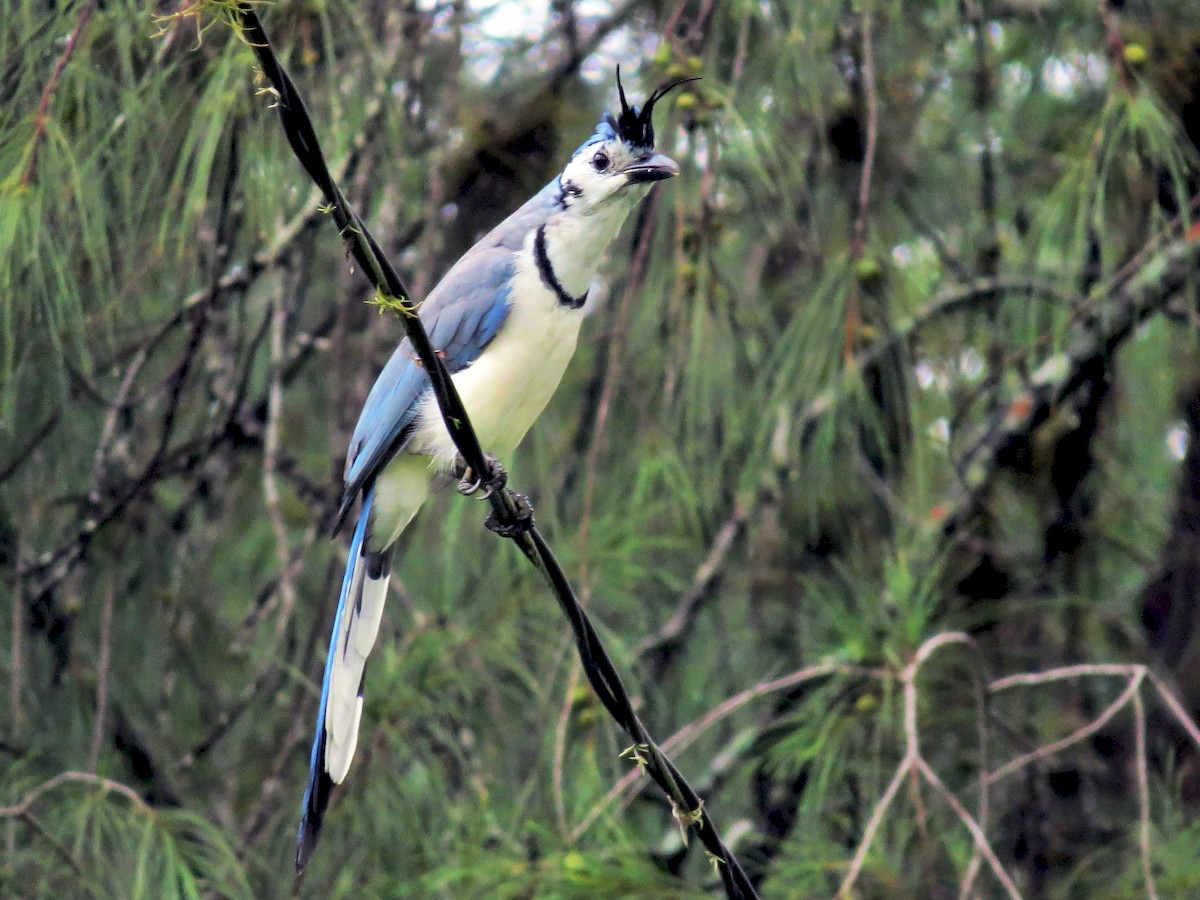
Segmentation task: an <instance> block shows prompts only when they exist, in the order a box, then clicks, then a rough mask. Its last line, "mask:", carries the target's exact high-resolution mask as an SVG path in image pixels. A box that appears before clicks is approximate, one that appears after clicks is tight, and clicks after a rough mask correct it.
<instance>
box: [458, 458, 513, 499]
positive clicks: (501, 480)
mask: <svg viewBox="0 0 1200 900" xmlns="http://www.w3.org/2000/svg"><path fill="white" fill-rule="evenodd" d="M483 460H484V462H485V463H487V467H488V471H486V472H483V473H481V474H479V475H476V474H475V472H474V470H472V469H471V467H470V466H468V465H467V463H466V460H464V459H463V458H462V456H461V455H460V456H459V457H458V459H457V460H456V461H455V463H454V474H455V475H457V476H458V477H459V478H460V479H461V480H460V481H459V482H458V492H459V493H460V494H462V495H463V496H464V497H471V496H474V495H475V494H476V493H477V492H478V491H479V489H480V488H482V489H483V494H481V495H480V497H479V499H480V500H487V499H488V498H489V497H491V496H492V494H494V493H496V491H498V490H501V489H502V488H503V487H504V485H506V484H507V483H508V473H507V472H505V471H504V466H502V465H500V460H498V459H496V457H494V456H492V454H490V453H485V454H483Z"/></svg>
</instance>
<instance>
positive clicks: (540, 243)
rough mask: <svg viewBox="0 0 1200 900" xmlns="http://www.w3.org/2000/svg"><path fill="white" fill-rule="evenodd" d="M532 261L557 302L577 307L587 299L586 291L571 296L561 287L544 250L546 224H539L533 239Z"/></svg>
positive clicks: (569, 307) (572, 307)
mask: <svg viewBox="0 0 1200 900" xmlns="http://www.w3.org/2000/svg"><path fill="white" fill-rule="evenodd" d="M533 261H534V262H535V263H537V269H538V274H539V275H540V276H542V284H544V285H546V287H548V288H550V290H552V291H554V296H556V297H557V298H558V302H559V303H561V304H562V305H563V306H565V307H567V308H568V309H579V307H581V306H583V304H584V303H585V302H586V301H587V295H588V292H587V291H584V292H583V294H582V295H580V296H578V297H572V296H571V295H570V294H568V293H567V292H566V289H564V288H563V286H562V282H560V281H559V280H558V276H557V275H555V274H554V266H552V265H551V264H550V254H549V253H547V252H546V226H545V225H539V226H538V230H537V234H536V235H535V236H534V239H533Z"/></svg>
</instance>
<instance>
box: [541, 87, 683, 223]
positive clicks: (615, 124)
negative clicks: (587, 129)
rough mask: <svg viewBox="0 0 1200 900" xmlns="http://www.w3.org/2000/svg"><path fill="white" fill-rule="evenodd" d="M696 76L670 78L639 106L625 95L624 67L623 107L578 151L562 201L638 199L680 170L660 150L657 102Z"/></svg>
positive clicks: (582, 206)
mask: <svg viewBox="0 0 1200 900" xmlns="http://www.w3.org/2000/svg"><path fill="white" fill-rule="evenodd" d="M695 80H696V79H695V78H683V79H680V80H679V81H672V82H668V83H667V84H664V85H663V86H662V87H660V88H658V89H657V90H655V91H654V92H653V93H652V94H651V95H650V96H649V97H647V98H646V102H645V104H644V105H643V106H642V107H641V108H638V107H637V106H630V105H629V102H628V101H627V100H626V99H625V88H624V87H623V86H622V85H621V69H620V67H618V68H617V93H618V94H619V95H620V98H621V111H620V113H619V114H618V115H615V116H614V115H613V114H612V113H610V112H606V113H605V114H604V118H602V119H601V120H600V123H599V124H598V125H597V126H596V131H595V132H594V133H593V134H592V136H591V137H590V138H588V139H587V140H586V141H584V143H583V145H582V146H581V147H580V148H579V149H578V150H576V151H575V153H574V155H572V157H571V161H570V162H569V163H567V167H566V168H565V169H564V170H563V172H562V174H561V175H560V176H559V187H560V195H559V196H560V198H561V199H560V202H561V203H562V205H563V206H564V207H566V208H572V209H578V210H580V211H585V212H586V211H590V210H593V209H595V208H596V207H597V206H600V205H602V204H605V203H607V201H609V200H612V199H614V198H618V197H624V198H629V199H631V200H637V199H640V198H641V197H642V195H643V194H645V192H646V189H647V188H648V187H649V186H650V185H651V184H653V183H654V182H656V181H663V180H664V179H667V178H672V177H674V176H675V175H678V174H679V166H678V165H676V163H675V161H674V160H673V159H671V158H670V157H667V156H664V155H663V154H661V153H655V152H654V122H653V119H652V117H653V115H654V104H655V103H657V102H658V101H659V100H661V99H662V98H663V97H664V96H666V94H667V92H668V91H670V90H671V89H673V88H676V87H678V86H679V85H681V84H685V83H687V82H689V81H695ZM639 188H640V189H639Z"/></svg>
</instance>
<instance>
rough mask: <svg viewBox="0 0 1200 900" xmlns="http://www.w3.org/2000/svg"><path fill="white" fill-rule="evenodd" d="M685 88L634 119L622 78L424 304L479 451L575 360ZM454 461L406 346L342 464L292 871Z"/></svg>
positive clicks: (533, 406)
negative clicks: (659, 131)
mask: <svg viewBox="0 0 1200 900" xmlns="http://www.w3.org/2000/svg"><path fill="white" fill-rule="evenodd" d="M686 80H690V79H686ZM681 83H682V82H678V81H677V82H673V83H670V84H666V85H663V86H662V87H660V88H658V89H657V90H656V91H654V93H652V94H651V95H650V96H649V98H647V100H646V102H645V104H644V105H643V106H642V108H640V109H639V108H638V107H636V106H630V105H629V104H628V102H627V101H626V99H625V91H624V89H623V88H622V86H621V80H620V71H619V70H618V73H617V89H618V93H619V95H620V100H621V110H620V113H619V114H618V115H616V116H614V115H612V114H611V113H605V115H604V117H603V118H602V119H601V121H600V123H599V124H598V125H597V126H596V130H595V133H594V134H592V136H591V137H589V138H588V139H587V140H586V141H585V142H584V143H583V145H582V146H581V147H580V148H579V149H578V150H576V151H575V153H574V154H573V155H572V156H571V160H570V162H568V163H567V165H566V168H565V169H563V171H562V173H561V174H560V175H559V176H558V177H557V178H555V179H554V180H553V181H552V182H550V184H548V185H546V187H545V188H543V189H542V190H541V191H540V192H538V193H537V194H536V195H535V196H534V197H533V198H532V199H530V200H529V201H528V202H527V203H525V205H524V206H522V207H521V208H520V209H518V210H517V211H516V212H514V213H513V214H512V215H510V216H509V217H508V218H507V219H505V220H504V221H503V222H501V223H500V224H499V225H497V226H496V227H495V228H493V229H492V230H491V231H490V232H488V234H487V235H485V236H484V237H483V238H482V239H481V240H480V241H479V242H478V243H477V244H475V246H474V247H472V248H471V249H470V250H468V251H467V252H466V253H465V254H464V255H463V257H462V258H461V259H459V260H458V262H456V263H455V264H454V265H453V266H452V267H451V268H450V270H449V271H448V272H447V273H446V275H445V277H444V278H442V280H441V281H440V282H439V283H438V285H437V286H436V287H435V288H434V289H433V291H432V292H431V293H430V294H429V297H428V298H427V299H426V300H425V302H424V303H423V304H422V305H421V308H420V319H421V322H422V324H423V325H424V326H425V329H426V331H427V332H428V334H429V338H430V340H431V342H432V344H433V346H434V349H435V350H436V351H437V352H438V355H439V356H441V358H442V359H443V361H444V362H445V365H446V368H447V370H448V371H449V372H450V373H451V377H452V378H453V381H454V386H455V388H456V389H457V390H458V394H459V396H460V397H461V398H462V402H463V404H464V406H465V407H466V410H467V413H468V414H469V415H470V418H471V422H472V424H473V425H474V427H475V432H476V434H477V435H478V437H479V441H480V444H481V445H482V446H483V447H484V449H486V450H489V451H491V452H493V453H496V454H498V455H505V454H508V453H511V452H512V450H514V449H515V448H516V446H517V444H518V443H520V441H521V438H523V437H524V436H525V432H526V431H528V430H529V426H530V425H532V424H533V420H534V419H536V418H537V416H538V414H539V413H541V411H542V410H543V409H544V408H545V406H546V403H547V402H548V401H549V400H550V397H551V395H552V394H553V393H554V390H555V388H557V387H558V383H559V381H560V380H561V378H562V375H563V371H564V370H565V369H566V367H567V362H568V361H569V360H570V358H571V354H572V353H573V352H574V350H575V341H576V337H577V336H578V334H579V326H580V324H581V323H582V321H583V311H582V308H583V305H584V301H585V300H586V299H587V293H588V288H589V286H590V285H591V283H592V280H593V278H594V277H595V275H596V271H597V269H598V267H599V265H600V262H601V258H602V256H603V254H604V252H605V251H606V250H607V248H608V246H609V245H610V244H611V243H612V242H613V240H614V239H615V238H616V236H617V232H618V231H619V230H620V228H621V225H622V223H623V222H624V221H625V219H626V217H627V216H628V215H629V213H630V212H631V211H632V210H633V209H634V207H635V206H636V205H637V203H638V201H639V200H641V199H642V198H643V197H644V196H645V195H646V193H647V192H648V191H649V189H650V187H651V185H653V184H654V182H656V181H662V180H664V179H666V178H671V177H672V176H674V175H677V174H678V173H679V167H678V166H677V165H676V164H675V163H674V162H673V161H672V160H670V159H668V158H667V157H666V156H663V155H661V154H657V153H655V152H654V126H653V122H652V120H651V116H652V114H653V110H654V104H655V103H656V102H657V101H658V100H660V99H662V97H663V96H664V95H665V94H666V93H667V92H668V91H669V90H671V89H672V88H674V87H676V86H677V85H678V84H681ZM456 456H457V450H456V448H455V446H454V443H453V442H452V441H451V440H450V436H449V435H448V433H447V431H446V427H445V424H444V423H443V421H442V417H441V414H440V412H439V409H438V406H437V403H436V401H435V399H434V397H433V394H432V392H431V388H430V382H429V376H428V374H427V373H426V372H425V370H424V369H423V368H422V366H421V365H420V364H419V363H418V362H417V360H416V358H415V354H414V353H413V350H412V347H411V345H410V343H409V341H408V340H407V339H405V340H404V341H402V342H401V343H400V346H399V347H397V348H396V351H395V353H393V354H392V358H391V359H390V360H388V363H387V365H386V366H385V367H384V369H383V371H382V372H381V373H380V374H379V377H378V378H377V379H376V381H375V385H374V386H373V387H372V388H371V392H370V394H369V395H368V396H367V402H366V404H365V405H364V406H363V410H362V413H361V414H360V415H359V419H358V425H357V426H356V427H355V429H354V436H353V438H352V439H351V441H350V449H349V452H348V454H347V457H346V470H345V475H344V482H345V486H344V489H343V494H342V503H341V508H340V510H339V513H338V524H339V525H340V524H341V523H342V522H343V521H344V520H345V519H346V518H347V517H348V515H349V513H350V511H351V510H352V509H353V507H354V504H355V503H356V502H358V501H360V500H361V504H360V507H359V514H358V521H357V524H356V526H355V528H354V537H353V540H352V541H351V544H350V560H349V563H348V565H347V567H346V575H345V577H344V578H343V580H342V591H341V596H340V597H339V598H338V607H337V614H336V616H335V617H334V623H333V636H332V638H331V640H330V645H329V656H328V658H327V660H326V662H325V680H324V684H323V686H322V689H321V706H320V711H319V713H318V717H317V729H316V736H315V738H314V739H313V747H312V756H311V760H310V771H309V780H308V790H307V791H306V792H305V795H304V806H303V812H302V819H301V822H300V833H299V836H298V839H297V850H296V867H297V869H303V868H304V866H305V865H306V864H307V862H308V860H309V858H310V857H311V856H312V853H313V850H314V849H315V848H316V844H317V839H318V837H319V835H320V831H321V822H322V818H323V817H324V814H325V809H326V806H327V805H328V803H329V796H330V792H331V791H332V789H333V785H335V784H339V783H341V781H342V779H344V778H345V777H346V773H347V771H348V770H349V768H350V761H351V759H352V758H353V756H354V749H355V745H356V744H357V742H358V729H359V720H360V718H361V716H362V709H363V693H362V691H363V679H364V673H365V666H366V662H367V655H368V654H369V653H370V652H371V647H372V645H373V644H374V643H375V637H376V635H377V633H378V631H379V622H380V617H381V616H382V614H383V604H384V600H385V598H386V595H387V586H388V579H389V577H390V566H391V559H392V548H393V546H394V545H395V542H396V539H397V538H398V537H399V536H400V533H401V532H402V531H403V530H404V528H405V527H406V526H407V525H408V523H409V522H410V521H412V518H413V516H415V515H416V513H417V510H418V509H420V507H421V504H422V503H423V502H424V501H425V498H426V497H427V496H428V495H429V492H430V488H431V482H432V481H433V480H434V479H435V478H438V477H442V478H444V477H445V475H446V473H447V472H449V471H450V470H451V469H452V468H453V466H454V463H455V459H456ZM467 490H469V488H467V489H464V492H466V491H467Z"/></svg>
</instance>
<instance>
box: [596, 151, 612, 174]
mask: <svg viewBox="0 0 1200 900" xmlns="http://www.w3.org/2000/svg"><path fill="white" fill-rule="evenodd" d="M610 162H611V160H609V158H608V154H607V153H605V152H604V151H603V150H597V151H596V155H595V156H593V157H592V167H593V168H594V169H595V170H596V171H597V172H604V171H606V170H607V169H608V165H609V163H610Z"/></svg>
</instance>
